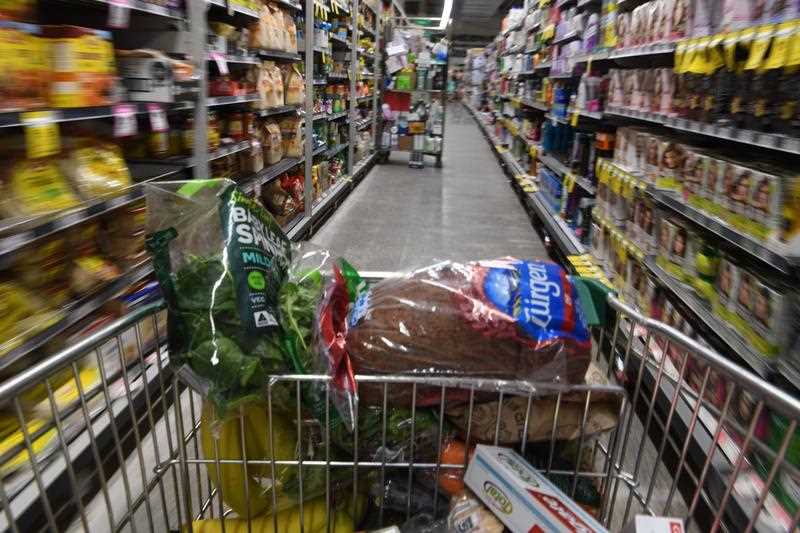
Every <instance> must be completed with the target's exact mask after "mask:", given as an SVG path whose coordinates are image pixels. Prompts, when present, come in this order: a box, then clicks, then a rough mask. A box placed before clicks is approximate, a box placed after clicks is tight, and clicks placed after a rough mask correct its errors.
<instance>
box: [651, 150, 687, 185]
mask: <svg viewBox="0 0 800 533" xmlns="http://www.w3.org/2000/svg"><path fill="white" fill-rule="evenodd" d="M658 154H659V157H658V174H657V176H656V180H655V185H656V188H658V189H665V190H671V191H677V190H680V187H681V183H680V176H681V170H682V169H683V162H684V159H685V157H686V147H685V146H684V145H683V144H681V143H678V142H675V141H672V140H669V139H660V140H659V141H658Z"/></svg>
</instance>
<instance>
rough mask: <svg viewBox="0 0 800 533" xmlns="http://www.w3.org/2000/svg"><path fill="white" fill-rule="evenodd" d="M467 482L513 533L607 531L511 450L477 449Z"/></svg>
mask: <svg viewBox="0 0 800 533" xmlns="http://www.w3.org/2000/svg"><path fill="white" fill-rule="evenodd" d="M464 482H465V483H466V485H467V486H468V487H469V488H470V489H471V490H472V491H473V492H474V493H475V494H476V495H477V496H478V497H479V498H480V499H481V501H483V502H484V503H485V504H486V506H487V507H489V509H491V510H492V511H493V512H494V513H495V515H496V516H497V517H498V518H499V519H500V521H502V522H503V523H504V524H505V525H506V527H508V528H509V529H510V530H511V531H512V532H513V533H521V532H524V533H528V532H530V531H541V532H543V533H545V532H546V533H559V532H568V531H576V530H578V531H584V532H586V533H589V532H598V533H599V532H604V531H607V530H606V529H605V528H603V526H602V525H600V524H599V523H598V522H597V521H596V520H595V519H594V518H593V517H592V516H591V515H589V513H587V512H586V511H584V510H583V508H581V506H579V505H578V504H577V503H575V502H574V501H573V500H572V499H570V498H569V497H568V496H567V495H566V494H564V493H563V492H562V491H561V490H560V489H558V488H557V487H556V486H555V485H553V483H551V482H550V480H548V479H547V478H546V477H545V476H544V475H542V474H540V473H539V472H538V471H537V470H535V469H534V468H533V467H532V466H530V464H528V462H527V461H525V459H524V458H523V457H521V456H520V455H518V454H517V453H516V452H514V451H513V450H511V449H508V448H498V447H494V446H485V445H483V444H479V445H478V446H476V447H475V453H474V455H473V456H472V460H471V461H470V463H469V467H468V468H467V472H466V474H465V475H464Z"/></svg>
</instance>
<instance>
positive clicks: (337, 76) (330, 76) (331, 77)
mask: <svg viewBox="0 0 800 533" xmlns="http://www.w3.org/2000/svg"><path fill="white" fill-rule="evenodd" d="M349 79H350V76H348V75H347V74H328V80H349Z"/></svg>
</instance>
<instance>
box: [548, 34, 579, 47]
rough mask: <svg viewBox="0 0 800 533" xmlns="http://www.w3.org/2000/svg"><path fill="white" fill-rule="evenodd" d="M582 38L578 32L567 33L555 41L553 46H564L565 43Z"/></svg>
mask: <svg viewBox="0 0 800 533" xmlns="http://www.w3.org/2000/svg"><path fill="white" fill-rule="evenodd" d="M580 38H581V34H580V33H578V32H577V31H575V30H573V31H571V32H569V33H567V34H566V35H563V36H561V37H560V38H558V39H554V40H553V44H554V45H558V44H564V43H568V42H571V41H574V40H575V39H580Z"/></svg>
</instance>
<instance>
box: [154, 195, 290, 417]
mask: <svg viewBox="0 0 800 533" xmlns="http://www.w3.org/2000/svg"><path fill="white" fill-rule="evenodd" d="M146 197H147V208H148V209H147V211H148V215H147V216H148V221H147V225H148V238H147V247H148V250H149V251H150V253H151V254H152V257H153V266H154V270H155V273H156V276H157V278H158V280H159V283H160V284H161V288H162V291H163V293H164V298H165V300H166V304H167V309H168V316H169V321H168V330H169V353H170V357H171V358H172V360H173V361H174V362H175V363H177V364H178V366H179V367H181V369H182V370H183V371H186V368H187V367H188V368H189V369H191V372H186V374H188V375H189V376H191V377H190V379H191V380H193V385H194V386H199V387H200V388H202V389H205V392H206V393H207V395H208V397H209V399H211V401H212V402H213V403H214V404H215V406H216V408H217V411H218V413H219V414H220V415H222V414H223V413H225V412H226V411H227V410H228V409H230V408H231V407H234V406H236V405H239V404H241V403H242V402H244V401H247V400H252V399H256V398H260V397H262V396H263V390H264V386H265V383H266V381H267V378H268V376H269V375H270V374H273V373H277V372H282V371H284V370H285V369H286V367H285V365H284V359H283V356H282V352H281V347H280V342H281V339H280V336H281V331H280V326H279V323H278V316H279V310H278V298H279V296H278V295H279V292H280V288H281V285H282V284H283V283H284V281H285V280H286V278H287V269H288V267H289V264H290V261H291V246H290V241H289V239H288V238H287V237H286V236H285V235H284V234H283V232H282V231H281V228H280V226H279V225H278V224H277V223H276V222H275V220H274V219H273V218H272V216H271V215H270V214H269V213H268V212H267V211H266V209H264V208H263V207H262V206H261V205H260V204H259V203H258V202H257V201H255V200H253V199H252V198H249V197H247V196H246V195H245V194H244V193H243V192H242V191H241V190H240V189H239V188H238V187H237V186H236V184H235V183H234V182H232V181H230V180H192V181H174V182H160V183H153V184H148V185H147V194H146Z"/></svg>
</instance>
